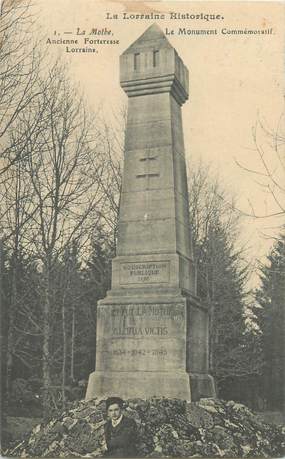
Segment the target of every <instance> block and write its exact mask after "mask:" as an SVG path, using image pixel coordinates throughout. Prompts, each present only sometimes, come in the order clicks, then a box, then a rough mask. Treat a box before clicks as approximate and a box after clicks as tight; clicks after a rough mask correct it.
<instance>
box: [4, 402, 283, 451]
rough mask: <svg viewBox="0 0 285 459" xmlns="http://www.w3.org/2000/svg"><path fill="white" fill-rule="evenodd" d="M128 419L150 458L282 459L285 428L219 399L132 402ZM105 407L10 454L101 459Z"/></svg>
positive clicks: (81, 411)
mask: <svg viewBox="0 0 285 459" xmlns="http://www.w3.org/2000/svg"><path fill="white" fill-rule="evenodd" d="M125 414H126V415H127V416H129V417H131V418H133V419H134V420H135V421H136V423H137V426H138V431H139V444H138V450H139V454H140V456H144V457H167V456H168V457H195V456H196V457H282V456H284V455H285V427H282V426H273V425H269V424H266V423H264V422H263V421H262V420H261V419H260V418H259V417H258V416H256V415H254V414H253V413H252V412H251V411H250V410H249V409H248V408H246V407H245V406H244V405H241V404H238V403H235V402H232V401H230V402H224V401H221V400H214V399H202V400H200V401H199V402H196V403H193V402H192V403H188V402H185V401H181V400H176V399H165V398H152V399H148V400H140V399H136V400H128V401H127V402H126V407H125ZM104 423H105V402H104V401H102V400H97V399H93V400H91V401H88V402H84V401H82V402H78V403H77V404H76V406H74V408H73V409H70V410H69V411H66V412H64V413H62V414H61V415H60V416H59V417H57V418H54V419H52V420H51V421H50V422H48V423H46V424H41V425H38V426H37V427H35V428H34V429H33V431H32V432H31V434H30V435H29V436H27V438H25V439H24V440H23V441H22V442H21V443H20V444H19V445H17V446H16V447H14V448H11V449H10V451H8V454H6V455H9V456H21V457H31V456H40V457H65V456H68V457H72V456H73V457H83V456H86V457H100V456H102V455H103V454H104V452H105V451H106V445H105V440H104Z"/></svg>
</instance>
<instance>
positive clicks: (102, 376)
mask: <svg viewBox="0 0 285 459" xmlns="http://www.w3.org/2000/svg"><path fill="white" fill-rule="evenodd" d="M155 291H157V290H155ZM155 291H154V292H155ZM126 293H127V292H125V294H126ZM137 293H138V294H135V291H133V292H132V296H128V297H126V296H122V297H112V292H110V296H109V297H107V298H105V299H104V300H102V301H100V304H99V305H98V310H97V347H96V371H95V372H93V373H92V374H91V375H90V378H89V383H88V389H87V394H86V398H87V399H90V398H92V397H108V396H113V395H114V394H115V395H117V394H119V395H120V397H122V398H126V399H129V398H148V397H152V396H159V397H170V398H179V399H184V400H193V401H195V400H199V399H200V398H201V397H209V396H213V395H214V393H215V388H214V383H213V379H212V378H211V377H210V376H209V375H208V374H207V361H208V346H207V344H208V343H207V320H206V321H205V318H207V311H206V310H205V309H204V308H203V307H202V306H201V305H200V304H199V302H198V299H197V298H194V297H191V296H190V295H189V296H188V298H187V297H183V296H181V295H175V296H171V295H169V292H168V295H167V296H165V297H164V298H162V297H161V296H160V297H158V296H157V295H156V297H155V296H154V295H153V296H151V295H150V296H146V295H145V296H144V298H143V299H144V303H140V302H139V298H140V297H141V296H142V295H141V292H137ZM162 301H163V302H162Z"/></svg>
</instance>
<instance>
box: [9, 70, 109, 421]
mask: <svg viewBox="0 0 285 459" xmlns="http://www.w3.org/2000/svg"><path fill="white" fill-rule="evenodd" d="M37 84H38V86H39V88H40V90H39V96H38V97H37V98H36V99H35V100H34V102H33V104H30V105H29V106H28V107H27V109H26V110H23V111H22V113H21V116H19V117H18V120H17V124H16V127H15V130H14V132H13V134H12V135H13V136H14V137H16V138H19V139H21V138H22V136H28V141H27V142H25V143H24V144H23V145H21V151H22V152H23V159H22V163H21V164H22V167H23V168H24V172H25V174H26V176H27V177H28V179H29V181H30V183H31V186H32V194H33V200H32V204H33V207H32V208H31V209H29V219H30V222H32V223H31V224H30V228H29V238H28V239H29V247H30V248H31V249H32V250H33V254H34V257H35V258H36V259H37V260H38V261H39V263H40V267H41V270H42V275H41V277H40V283H41V290H40V291H41V300H40V301H41V304H42V307H43V310H42V312H43V316H42V333H43V343H42V359H43V361H42V362H43V366H42V371H43V386H44V398H43V400H44V412H45V413H46V414H47V415H48V411H49V402H50V387H51V385H52V367H53V357H52V353H51V349H52V334H53V324H54V320H55V317H56V313H57V298H56V293H55V291H56V289H55V288H54V287H55V286H56V284H57V278H56V276H57V267H58V264H59V262H60V260H61V259H62V257H63V256H64V253H65V249H66V247H68V246H69V245H70V243H71V242H73V243H77V244H80V245H81V246H84V244H87V241H88V232H89V230H90V229H91V223H93V224H94V221H95V220H96V218H95V216H96V214H97V212H98V210H99V206H100V203H101V201H103V199H104V196H103V195H102V193H100V190H99V186H98V182H96V181H95V179H94V176H95V174H92V173H90V168H91V166H93V167H94V165H95V164H94V157H96V149H95V142H94V138H93V137H92V135H93V132H94V131H93V130H92V120H91V117H88V115H87V113H86V110H85V107H84V103H83V100H82V99H81V98H79V97H78V96H77V94H76V91H75V90H74V89H73V88H72V87H71V86H70V84H69V82H68V79H67V77H66V73H65V69H64V68H63V67H62V66H60V64H59V63H58V62H57V63H55V65H54V66H53V67H52V68H51V69H50V70H49V72H48V75H47V76H46V77H45V79H42V78H39V80H38V82H37ZM13 145H14V146H13V151H14V150H15V149H16V145H20V142H16V143H14V144H13ZM96 167H98V169H99V170H100V169H101V165H100V164H97V165H96ZM92 215H93V217H94V218H93V219H92V218H91V217H92Z"/></svg>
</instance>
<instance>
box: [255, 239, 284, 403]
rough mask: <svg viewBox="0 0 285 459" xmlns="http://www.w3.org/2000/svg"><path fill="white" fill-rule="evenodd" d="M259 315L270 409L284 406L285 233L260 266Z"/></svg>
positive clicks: (267, 397)
mask: <svg viewBox="0 0 285 459" xmlns="http://www.w3.org/2000/svg"><path fill="white" fill-rule="evenodd" d="M260 280H261V286H260V288H259V289H258V290H257V292H256V300H257V302H258V304H259V306H260V307H261V308H260V307H259V308H257V309H256V314H257V316H258V318H259V326H260V329H261V331H262V337H261V342H262V351H263V357H264V362H265V366H264V372H263V376H264V397H265V398H266V399H267V402H268V407H269V408H270V409H280V408H281V407H282V406H283V408H284V358H285V351H284V349H285V330H284V323H285V308H284V301H285V233H284V230H283V231H282V233H281V234H280V236H279V237H278V238H277V240H276V242H275V244H274V246H273V248H272V249H271V251H270V254H269V255H268V257H267V260H266V263H265V264H264V265H263V266H262V267H261V269H260Z"/></svg>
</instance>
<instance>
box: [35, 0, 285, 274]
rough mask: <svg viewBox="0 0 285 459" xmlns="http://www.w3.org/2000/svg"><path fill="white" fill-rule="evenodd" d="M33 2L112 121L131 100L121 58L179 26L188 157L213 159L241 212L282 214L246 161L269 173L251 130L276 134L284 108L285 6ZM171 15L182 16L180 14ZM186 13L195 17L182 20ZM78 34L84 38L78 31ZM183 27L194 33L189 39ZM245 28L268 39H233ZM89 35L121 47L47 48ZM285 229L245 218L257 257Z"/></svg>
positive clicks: (268, 151) (77, 78)
mask: <svg viewBox="0 0 285 459" xmlns="http://www.w3.org/2000/svg"><path fill="white" fill-rule="evenodd" d="M34 4H35V7H36V10H37V16H38V19H39V23H40V30H41V34H42V35H43V36H44V46H46V49H47V50H48V51H49V52H51V53H54V54H55V55H56V54H57V53H59V54H60V56H61V59H62V60H64V61H65V60H66V62H67V63H68V66H69V69H70V74H71V78H72V80H73V81H74V82H75V84H76V85H78V87H79V88H80V89H81V90H83V91H84V93H85V94H86V96H87V99H88V103H89V105H90V107H91V108H93V109H94V111H96V109H98V107H99V106H100V105H101V104H103V105H104V107H105V110H106V113H107V117H108V116H109V113H111V112H112V111H114V110H116V109H117V108H119V107H121V106H122V105H123V104H126V102H127V98H126V95H125V94H124V92H123V91H122V89H121V88H120V84H119V56H120V54H122V52H123V51H124V50H125V49H126V48H127V47H129V46H130V45H131V44H132V43H133V42H134V41H135V40H136V39H137V38H138V37H139V36H140V35H141V34H142V33H143V32H144V31H145V30H146V28H147V27H149V26H150V25H151V24H152V23H153V22H156V23H157V24H158V25H159V26H160V27H161V29H162V30H163V31H164V32H167V33H169V32H170V31H171V30H173V34H171V35H167V38H168V39H169V41H170V43H171V44H172V45H173V46H174V47H175V49H176V50H177V52H178V54H179V55H180V57H181V58H182V60H183V62H184V64H185V65H186V66H187V67H188V69H189V82H190V93H189V100H188V101H187V102H186V104H185V105H184V106H183V111H182V114H183V126H184V138H185V150H186V157H187V159H189V160H190V159H191V160H194V161H196V160H198V159H200V158H201V160H202V161H205V162H206V163H209V162H210V163H211V164H212V168H213V170H215V171H217V172H218V173H219V175H220V177H221V180H222V181H223V183H224V184H225V187H226V189H228V190H229V194H230V193H231V192H233V193H234V194H235V195H236V197H237V207H238V208H239V209H240V210H241V211H243V212H245V213H250V212H251V208H250V205H249V201H250V202H251V204H252V207H253V208H254V211H255V213H256V214H258V215H269V214H270V213H271V212H275V211H276V210H278V208H277V207H276V204H275V203H274V202H273V200H272V199H270V197H269V196H268V195H267V194H266V193H265V189H264V187H262V186H260V184H258V183H257V181H259V177H258V176H257V175H253V174H250V173H248V172H246V171H245V170H244V169H243V168H241V167H239V166H238V165H237V162H238V163H240V164H242V165H244V167H245V168H247V169H255V170H259V171H262V164H261V161H260V158H259V157H258V153H257V151H256V148H255V145H254V141H253V135H252V128H253V126H255V124H256V122H257V120H258V119H261V120H262V122H263V123H264V124H265V125H266V126H267V128H268V129H272V130H276V128H277V126H278V123H280V117H281V115H282V113H283V112H284V75H285V72H284V50H285V46H284V45H285V27H284V24H285V3H284V2H283V3H282V2H235V1H231V2H229V1H228V2H213V1H211V2H207V1H203V2H180V1H176V2H174V1H172V2H166V1H160V2H142V1H139V2H138V1H124V2H123V1H117V0H116V1H115V0H114V1H101V2H100V1H96V0H77V1H75V0H49V1H48V2H47V1H42V0H35V2H34ZM171 12H172V13H176V17H173V18H171V17H170V13H171ZM108 13H109V15H108ZM124 13H126V14H125V16H124ZM151 13H152V14H159V15H160V19H158V20H155V21H154V20H153V19H152V18H151V17H149V18H147V17H145V16H143V17H139V18H138V17H135V16H136V15H147V14H148V15H151ZM178 13H180V15H181V14H184V15H185V16H186V15H187V14H188V18H185V19H183V18H181V17H180V19H178V18H177V16H178ZM107 15H108V16H109V17H113V19H108V18H107ZM163 15H164V17H162V16H163ZM207 15H208V20H207V19H206V18H207ZM209 15H211V17H213V16H215V18H213V19H211V18H210V16H209ZM173 16H175V15H173ZM205 16H206V18H205ZM78 28H79V31H80V33H82V32H83V31H85V35H83V34H82V35H77V30H78ZM92 28H94V29H97V30H101V29H105V28H107V29H108V30H110V31H111V35H104V36H103V35H100V36H99V35H95V36H90V35H89V33H90V31H91V30H92ZM180 28H181V29H183V28H185V29H187V31H190V32H189V33H186V34H184V33H180V31H179V29H180ZM209 29H211V30H216V31H217V33H216V34H215V35H214V34H208V35H196V34H193V30H209ZM245 29H246V30H259V31H261V30H263V31H264V30H266V31H267V32H268V33H267V34H261V33H260V34H236V33H232V32H233V31H234V30H243V31H244V30H245ZM65 32H69V33H68V34H67V33H65ZM85 37H89V38H90V37H91V38H95V39H98V38H99V39H109V40H115V41H119V43H118V44H101V45H98V46H93V47H94V48H95V49H96V52H94V53H93V52H92V53H85V54H83V53H78V52H76V53H70V52H66V45H64V44H62V45H61V44H54V45H53V44H49V43H48V38H49V39H50V40H52V39H60V38H62V39H78V40H79V44H78V45H74V46H73V45H72V46H70V47H69V48H72V47H81V48H82V47H84V41H83V40H84V38H85ZM282 120H283V119H282ZM268 140H269V139H268V138H265V136H264V135H262V131H261V130H259V131H258V144H259V145H260V146H261V145H262V149H263V151H264V153H265V157H266V159H267V161H268V163H269V164H270V165H271V166H272V165H274V164H275V161H276V154H275V152H274V151H273V150H272V148H271V147H270V145H269V144H268ZM276 167H277V163H276ZM279 178H280V180H282V175H280V177H279ZM281 198H282V197H281ZM283 203H284V196H283ZM284 204H285V203H284ZM283 222H284V216H283ZM281 223H282V219H281V218H280V217H279V218H264V219H251V218H244V224H243V226H242V234H241V241H242V243H243V244H244V243H246V245H247V247H248V257H249V260H252V259H254V258H255V257H257V258H260V257H263V256H264V255H265V254H266V253H268V250H269V249H270V246H271V245H272V239H271V238H270V237H269V238H268V237H265V236H264V234H266V235H267V236H268V235H269V236H274V235H275V234H276V232H277V231H278V227H280V225H281ZM255 279H256V278H255ZM254 282H255V281H254Z"/></svg>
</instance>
